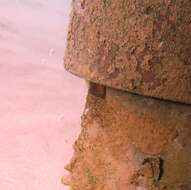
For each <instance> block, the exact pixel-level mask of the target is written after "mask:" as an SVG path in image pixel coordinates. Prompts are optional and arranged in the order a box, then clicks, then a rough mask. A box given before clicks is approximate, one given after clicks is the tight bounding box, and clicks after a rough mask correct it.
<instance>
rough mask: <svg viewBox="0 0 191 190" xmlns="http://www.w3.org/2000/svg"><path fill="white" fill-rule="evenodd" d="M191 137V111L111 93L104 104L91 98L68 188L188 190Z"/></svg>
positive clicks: (76, 147)
mask: <svg viewBox="0 0 191 190" xmlns="http://www.w3.org/2000/svg"><path fill="white" fill-rule="evenodd" d="M102 92H103V90H102ZM190 136H191V106H188V105H183V104H177V103H172V102H165V101H160V100H156V99H151V98H145V97H142V96H138V95H132V94H129V93H125V92H121V91H117V90H112V89H109V88H107V89H106V95H105V98H103V97H100V96H99V97H98V96H94V95H92V93H91V92H89V95H88V97H87V104H86V109H85V111H84V114H83V117H82V132H81V134H80V136H79V138H78V140H77V141H76V143H75V145H74V149H75V155H74V157H73V159H72V161H71V163H70V164H69V165H68V166H66V169H67V170H69V171H70V172H71V176H70V177H69V178H68V179H67V180H66V179H65V180H63V182H64V181H65V182H66V183H67V184H68V185H70V186H71V189H72V190H189V189H191V165H190V164H191V149H190V147H191V139H190Z"/></svg>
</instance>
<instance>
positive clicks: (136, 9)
mask: <svg viewBox="0 0 191 190" xmlns="http://www.w3.org/2000/svg"><path fill="white" fill-rule="evenodd" d="M65 68H66V69H67V70H68V71H70V72H71V73H73V74H75V75H78V76H80V77H82V78H85V79H86V80H90V81H93V82H95V83H99V84H102V85H105V86H109V87H112V88H116V89H121V90H125V91H129V92H133V93H137V94H141V95H145V96H152V97H157V98H161V99H167V100H172V101H177V102H183V103H187V104H190V103H191V1H190V0H184V1H174V0H144V1H134V0H129V1H125V0H95V1H90V0H83V1H82V0H74V1H73V12H72V15H71V23H70V27H69V33H68V43H67V48H66V52H65Z"/></svg>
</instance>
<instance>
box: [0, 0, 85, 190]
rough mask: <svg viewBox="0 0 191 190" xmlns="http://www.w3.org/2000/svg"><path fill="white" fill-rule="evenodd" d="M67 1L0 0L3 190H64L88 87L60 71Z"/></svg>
mask: <svg viewBox="0 0 191 190" xmlns="http://www.w3.org/2000/svg"><path fill="white" fill-rule="evenodd" d="M70 3H71V1H69V0H0V189H1V190H65V189H68V188H66V187H64V186H63V185H62V184H61V177H62V176H63V175H64V174H65V173H66V172H65V171H64V165H65V164H66V163H67V162H68V161H69V159H70V157H71V155H72V144H73V142H74V140H75V139H76V138H77V135H78V133H79V130H80V115H81V113H82V111H83V107H84V101H85V96H86V86H85V84H84V82H83V81H82V80H80V79H79V78H77V77H73V76H72V75H70V74H68V73H66V72H65V71H64V69H63V53H64V47H65V41H66V31H67V25H68V18H69V11H70Z"/></svg>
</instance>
